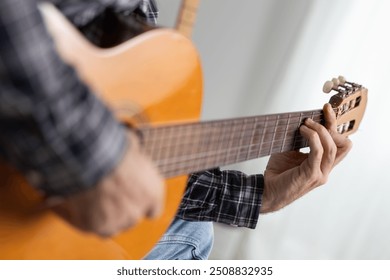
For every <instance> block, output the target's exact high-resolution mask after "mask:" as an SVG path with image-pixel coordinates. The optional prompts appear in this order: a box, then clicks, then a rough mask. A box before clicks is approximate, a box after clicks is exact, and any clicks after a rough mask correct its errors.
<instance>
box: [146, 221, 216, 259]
mask: <svg viewBox="0 0 390 280" xmlns="http://www.w3.org/2000/svg"><path fill="white" fill-rule="evenodd" d="M213 240H214V231H213V224H212V222H189V221H184V220H182V219H179V218H176V219H175V220H174V221H173V223H172V224H171V226H170V227H169V229H168V230H167V232H166V233H165V234H164V235H163V237H162V238H161V239H160V241H159V242H158V243H157V244H156V246H155V247H154V248H153V249H152V251H150V252H149V254H148V255H147V256H146V257H145V260H206V259H207V258H208V256H209V254H210V251H211V248H212V246H213Z"/></svg>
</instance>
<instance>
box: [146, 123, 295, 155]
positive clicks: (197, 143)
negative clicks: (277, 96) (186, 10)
mask: <svg viewBox="0 0 390 280" xmlns="http://www.w3.org/2000/svg"><path fill="white" fill-rule="evenodd" d="M284 127H285V126H279V128H284ZM276 131H277V130H276ZM286 131H287V134H286ZM248 132H249V133H251V132H252V130H247V131H245V133H241V135H238V136H237V137H230V139H228V140H225V141H222V143H223V144H224V145H221V141H219V139H218V138H216V140H214V141H210V142H207V143H204V144H205V146H206V149H205V150H204V151H202V150H201V149H200V150H199V149H198V150H196V151H195V153H194V152H193V153H192V154H194V155H196V154H199V153H202V152H203V153H210V152H211V153H212V152H213V148H214V149H215V146H216V144H218V145H221V146H222V147H225V146H226V145H227V144H230V143H233V144H235V143H239V141H240V140H242V138H243V136H244V135H245V134H247V133H248ZM277 132H278V131H277ZM296 132H297V127H296V126H295V125H291V126H289V128H287V130H283V131H279V133H284V134H286V135H287V136H288V137H287V138H285V140H293V139H294V138H296V137H297V135H296ZM262 135H264V136H265V135H268V136H270V135H274V133H273V132H270V133H267V132H265V133H262V134H260V135H259V136H262ZM199 136H203V135H202V134H199ZM193 137H194V135H192V136H191V139H193ZM263 138H265V137H263ZM248 140H250V138H248ZM276 141H278V142H280V141H283V138H281V137H278V139H277V140H276ZM276 141H262V142H259V143H256V144H255V145H260V144H261V145H263V146H266V145H268V144H271V143H272V142H275V144H277V142H276ZM200 144H202V141H200V140H198V141H195V142H187V143H185V142H183V143H182V144H180V145H174V144H173V145H169V146H165V147H164V148H165V151H168V152H167V153H166V154H165V157H164V158H160V157H154V158H155V160H166V158H172V157H173V154H174V153H175V150H176V151H178V150H179V148H180V146H181V147H184V149H180V152H181V154H183V153H186V154H187V155H186V156H191V151H189V149H187V148H186V147H194V146H200ZM247 146H248V145H239V146H237V148H242V149H243V148H245V147H247ZM279 147H280V145H279ZM172 148H173V150H174V152H172ZM232 148H235V147H232ZM232 148H230V149H232ZM260 148H261V147H260ZM158 150H162V148H160V149H158ZM188 153H190V155H188ZM151 155H152V156H153V154H151Z"/></svg>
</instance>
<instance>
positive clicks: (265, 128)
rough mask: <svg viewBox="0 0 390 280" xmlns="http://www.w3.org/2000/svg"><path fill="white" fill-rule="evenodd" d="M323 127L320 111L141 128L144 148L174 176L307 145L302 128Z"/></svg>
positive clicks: (167, 174) (163, 171)
mask: <svg viewBox="0 0 390 280" xmlns="http://www.w3.org/2000/svg"><path fill="white" fill-rule="evenodd" d="M306 118H312V119H313V120H314V121H316V122H318V123H323V113H322V110H314V111H305V112H295V113H283V114H273V115H265V116H254V117H246V118H236V119H227V120H218V121H206V122H199V123H185V124H177V125H163V126H157V127H141V128H140V131H141V133H142V135H143V145H144V148H145V150H146V153H147V154H149V155H150V156H151V157H152V159H153V160H154V162H155V163H156V164H157V167H158V168H159V169H160V171H161V172H162V174H163V175H164V176H165V177H166V178H169V177H174V176H178V175H182V174H189V173H193V172H197V171H201V170H206V169H210V168H214V167H218V166H224V165H228V164H232V163H238V162H242V161H246V160H250V159H254V158H259V157H263V156H268V155H271V154H273V153H279V152H284V151H291V150H296V149H300V148H304V147H307V146H308V143H307V141H306V140H305V139H304V138H303V137H302V136H301V135H300V134H299V132H298V128H299V126H300V125H301V124H302V122H303V121H304V120H305V119H306Z"/></svg>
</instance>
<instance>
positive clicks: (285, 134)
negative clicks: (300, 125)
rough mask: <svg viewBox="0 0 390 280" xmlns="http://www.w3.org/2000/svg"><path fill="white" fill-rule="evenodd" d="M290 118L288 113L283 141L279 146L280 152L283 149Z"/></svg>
mask: <svg viewBox="0 0 390 280" xmlns="http://www.w3.org/2000/svg"><path fill="white" fill-rule="evenodd" d="M290 118H291V114H288V119H287V125H286V129H285V130H284V136H283V142H282V147H281V149H280V152H283V151H284V145H285V143H286V137H287V131H288V126H289V125H290Z"/></svg>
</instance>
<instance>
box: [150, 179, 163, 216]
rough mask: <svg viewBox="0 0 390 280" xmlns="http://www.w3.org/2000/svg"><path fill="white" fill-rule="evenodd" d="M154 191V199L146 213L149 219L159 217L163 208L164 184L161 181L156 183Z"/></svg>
mask: <svg viewBox="0 0 390 280" xmlns="http://www.w3.org/2000/svg"><path fill="white" fill-rule="evenodd" d="M155 187H156V191H155V197H154V201H153V202H152V204H151V207H150V209H149V211H148V213H147V217H148V218H151V219H156V218H159V217H160V216H161V215H162V214H163V212H164V208H165V185H164V183H163V181H162V180H161V181H160V182H158V183H156V186H155Z"/></svg>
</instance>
